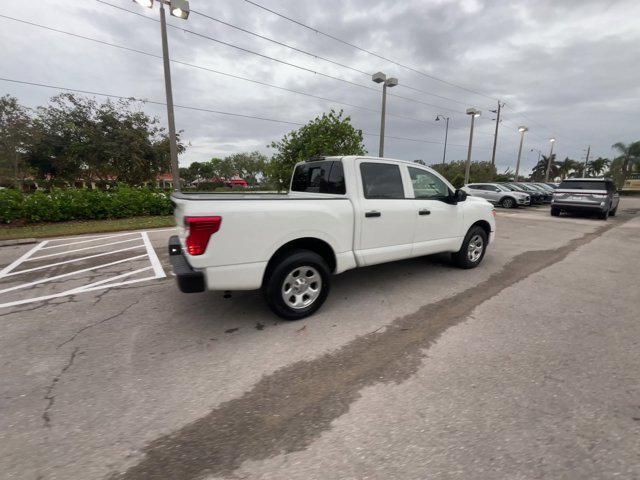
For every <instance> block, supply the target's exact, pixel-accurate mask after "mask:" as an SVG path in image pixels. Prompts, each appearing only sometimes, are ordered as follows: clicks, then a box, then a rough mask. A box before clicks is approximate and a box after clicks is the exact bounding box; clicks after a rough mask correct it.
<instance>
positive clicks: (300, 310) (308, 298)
mask: <svg viewBox="0 0 640 480" xmlns="http://www.w3.org/2000/svg"><path fill="white" fill-rule="evenodd" d="M171 199H172V201H173V202H174V203H175V216H176V221H177V225H178V235H177V236H173V237H171V239H170V240H169V253H170V260H171V264H172V266H173V271H174V273H175V275H176V278H177V282H178V286H179V288H180V290H182V291H183V292H200V291H204V290H205V289H208V290H221V291H229V290H253V289H260V288H261V289H262V292H263V295H264V297H265V299H266V301H267V303H268V305H269V307H270V308H271V309H272V310H273V312H275V313H276V314H277V315H279V316H281V317H283V318H286V319H289V320H294V319H299V318H304V317H307V316H309V315H311V314H312V313H314V312H315V311H316V310H317V309H318V308H320V306H321V305H322V303H323V302H324V301H325V299H326V298H327V295H328V294H329V288H330V284H331V274H338V273H341V272H344V271H346V270H349V269H352V268H356V267H362V266H368V265H375V264H378V263H383V262H390V261H394V260H400V259H403V258H409V257H418V256H422V255H429V254H433V253H440V252H450V253H451V254H452V258H453V260H454V261H455V263H456V264H457V265H458V266H460V267H462V268H474V267H476V266H478V265H479V264H480V262H481V261H482V259H483V257H484V254H485V251H486V248H487V245H489V243H490V242H491V241H492V240H493V238H494V235H495V218H494V215H495V210H494V208H493V206H492V205H491V204H490V203H489V202H487V201H486V200H484V199H482V198H479V197H471V196H470V197H467V194H466V193H465V192H464V191H463V190H456V189H455V188H454V187H453V186H451V184H450V183H449V182H448V181H447V180H446V179H444V178H443V177H442V176H440V175H439V174H438V173H437V172H435V171H434V170H432V169H430V168H428V167H425V166H422V165H418V164H415V163H409V162H405V161H400V160H391V159H386V158H371V157H355V156H347V157H326V158H320V159H314V160H313V161H308V162H303V163H299V164H297V165H296V167H295V169H294V172H293V176H292V180H291V188H290V192H289V193H288V194H285V195H279V194H245V195H242V194H224V193H174V194H173V195H172V196H171Z"/></svg>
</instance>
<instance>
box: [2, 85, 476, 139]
mask: <svg viewBox="0 0 640 480" xmlns="http://www.w3.org/2000/svg"><path fill="white" fill-rule="evenodd" d="M0 81H3V82H9V83H15V84H20V85H29V86H33V87H41V88H48V89H52V90H59V91H66V92H75V93H82V94H85V95H95V96H99V97H107V98H117V99H119V100H133V101H139V102H142V103H148V104H152V105H164V106H166V103H165V102H160V101H157V100H149V99H142V98H136V97H133V96H125V95H116V94H112V93H104V92H97V91H94V90H84V89H79V88H69V87H60V86H57V85H49V84H46V83H39V82H29V81H26V80H16V79H13V78H6V77H0ZM174 107H175V108H179V109H183V110H192V111H198V112H206V113H214V114H217V115H227V116H232V117H241V118H249V119H253V120H262V121H267V122H274V123H281V124H287V125H295V126H303V125H304V123H300V122H292V121H289V120H280V119H276V118H270V117H262V116H259V115H248V114H240V113H233V112H225V111H222V110H214V109H210V108H201V107H193V106H189V105H180V104H175V105H174ZM362 134H363V135H366V136H372V137H379V136H380V135H379V134H377V133H368V132H362ZM385 138H390V139H395V140H404V141H409V142H418V143H428V144H435V145H443V144H444V143H443V142H438V141H433V140H422V139H418V138H409V137H396V136H392V135H385ZM449 145H451V146H455V147H464V148H466V145H460V144H455V143H453V144H449Z"/></svg>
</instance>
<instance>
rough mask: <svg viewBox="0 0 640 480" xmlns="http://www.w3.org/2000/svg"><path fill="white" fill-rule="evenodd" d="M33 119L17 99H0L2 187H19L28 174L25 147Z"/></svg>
mask: <svg viewBox="0 0 640 480" xmlns="http://www.w3.org/2000/svg"><path fill="white" fill-rule="evenodd" d="M30 132H31V119H30V118H29V112H28V110H27V109H26V108H24V107H23V106H21V105H20V104H19V103H18V100H17V99H16V98H15V97H11V96H9V95H4V96H3V97H0V185H3V186H14V187H19V186H20V185H21V183H22V181H23V180H24V178H25V177H26V176H27V174H28V168H27V165H26V163H25V155H24V152H25V145H26V144H27V142H28V141H29V136H30Z"/></svg>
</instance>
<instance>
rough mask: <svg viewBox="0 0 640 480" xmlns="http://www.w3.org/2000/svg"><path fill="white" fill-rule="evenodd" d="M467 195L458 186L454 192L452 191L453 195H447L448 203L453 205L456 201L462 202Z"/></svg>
mask: <svg viewBox="0 0 640 480" xmlns="http://www.w3.org/2000/svg"><path fill="white" fill-rule="evenodd" d="M467 196H468V195H467V192H465V191H464V190H461V189H459V188H458V189H456V191H455V192H453V195H451V196H450V197H449V198H450V202H449V203H451V204H453V205H455V204H456V203H458V202H464V201H465V200H466V199H467Z"/></svg>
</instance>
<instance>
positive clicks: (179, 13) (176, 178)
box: [133, 0, 189, 191]
mask: <svg viewBox="0 0 640 480" xmlns="http://www.w3.org/2000/svg"><path fill="white" fill-rule="evenodd" d="M133 1H134V2H136V3H139V4H140V5H142V6H143V7H148V8H153V0H133ZM158 3H159V4H160V36H161V37H162V63H163V66H164V88H165V93H166V96H167V122H168V123H169V153H170V155H171V176H172V178H173V189H174V190H176V191H180V168H179V166H178V145H177V140H176V122H175V116H174V114H173V91H172V88H171V68H170V67H169V42H168V40H167V20H166V18H165V13H164V6H165V5H169V13H170V14H171V15H172V16H174V17H178V18H182V19H185V20H186V18H187V17H188V16H189V2H188V1H187V0H158Z"/></svg>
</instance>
